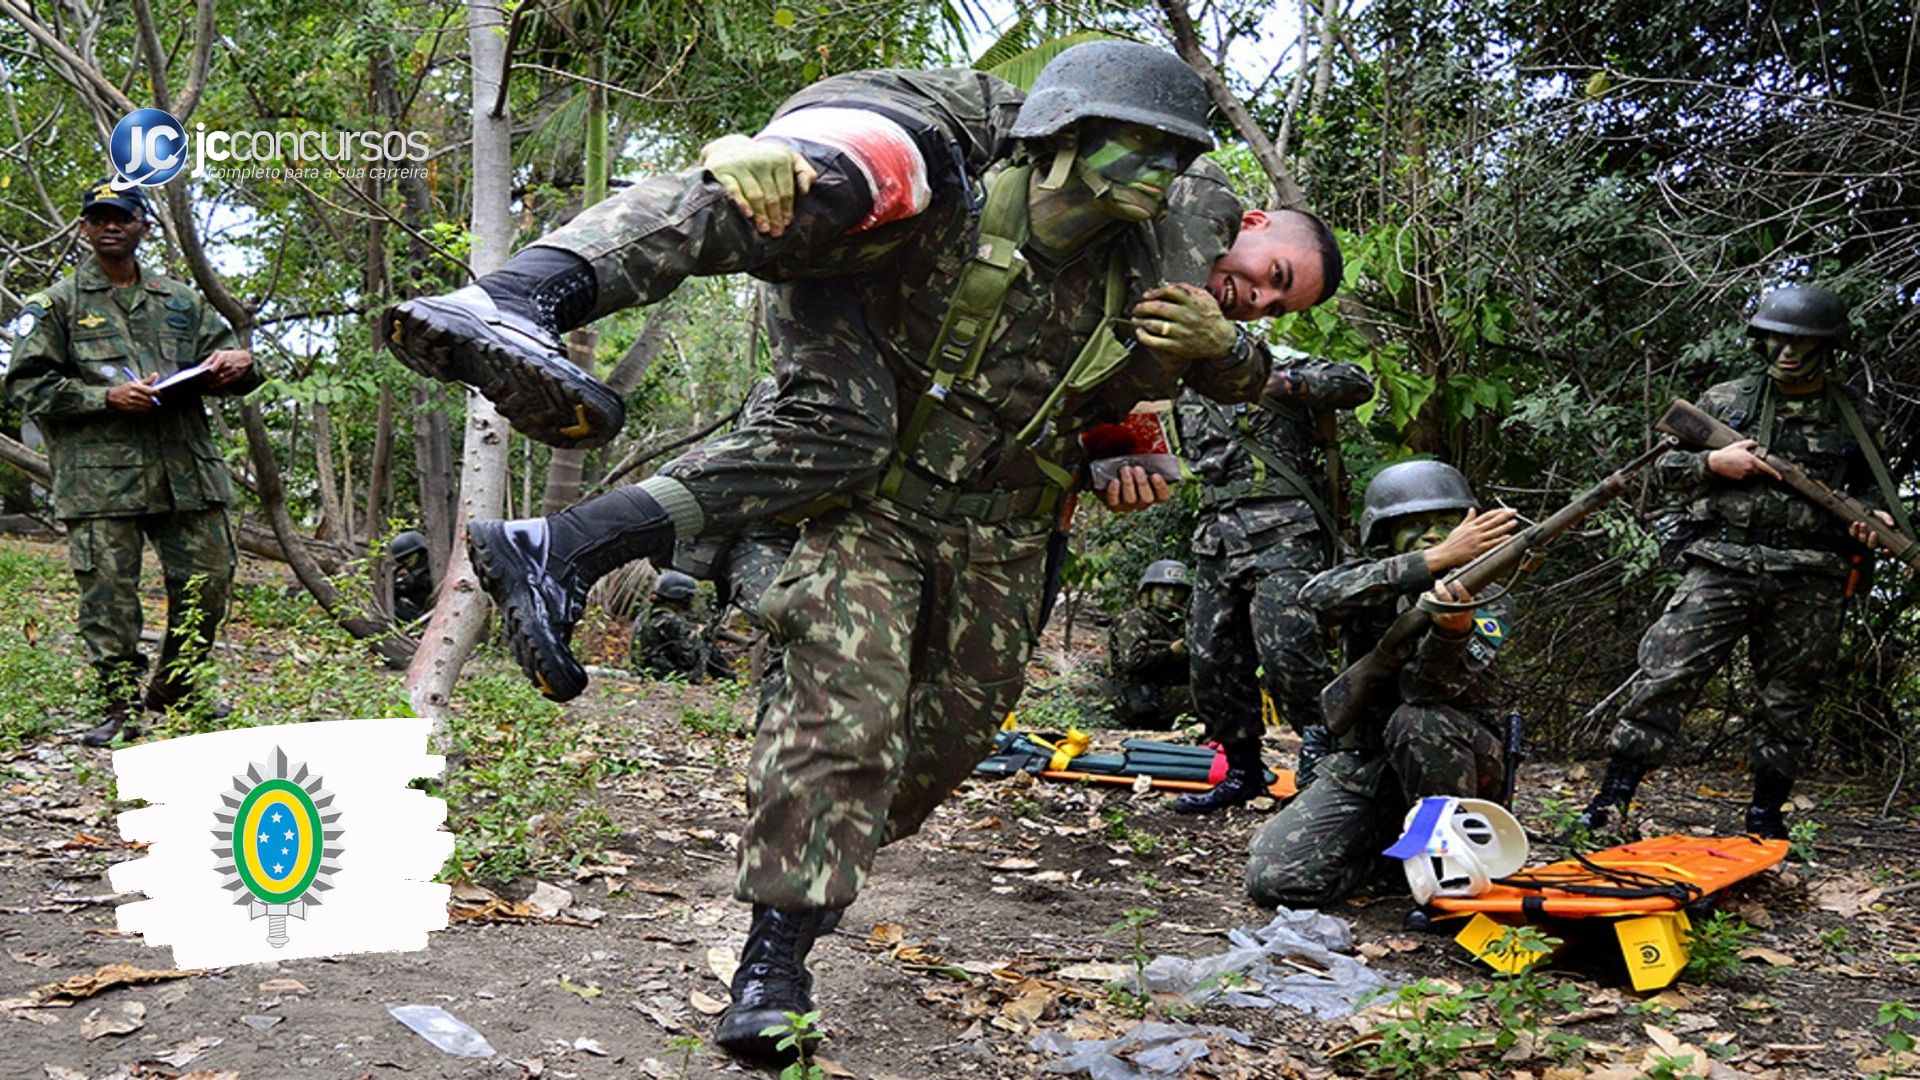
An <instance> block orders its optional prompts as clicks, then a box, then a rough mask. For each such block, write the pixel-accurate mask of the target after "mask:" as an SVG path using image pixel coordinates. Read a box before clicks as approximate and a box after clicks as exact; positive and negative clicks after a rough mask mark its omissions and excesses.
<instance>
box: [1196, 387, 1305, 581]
mask: <svg viewBox="0 0 1920 1080" xmlns="http://www.w3.org/2000/svg"><path fill="white" fill-rule="evenodd" d="M1201 404H1202V405H1203V406H1204V407H1205V408H1206V410H1207V412H1208V414H1209V415H1211V416H1212V417H1213V419H1214V422H1215V423H1217V424H1218V425H1219V426H1220V427H1222V428H1224V429H1225V430H1226V431H1227V432H1228V433H1229V434H1228V437H1229V438H1231V439H1232V440H1233V442H1234V444H1235V445H1237V446H1238V447H1239V448H1240V449H1241V450H1243V451H1245V452H1246V454H1247V456H1248V457H1250V458H1252V459H1253V478H1252V479H1251V480H1235V481H1233V482H1232V483H1228V484H1219V485H1214V484H1209V485H1207V486H1205V487H1203V488H1201V489H1200V506H1201V508H1202V509H1204V510H1206V511H1208V512H1212V511H1215V510H1218V509H1221V508H1230V507H1232V506H1235V505H1237V504H1238V503H1240V502H1243V501H1245V500H1247V499H1266V498H1296V499H1301V500H1303V501H1304V502H1305V503H1306V504H1307V506H1308V507H1309V508H1310V509H1311V510H1312V511H1313V516H1314V519H1315V520H1316V521H1318V522H1319V523H1320V530H1321V532H1322V533H1323V534H1324V535H1325V536H1326V537H1327V538H1329V543H1330V544H1337V543H1338V542H1339V539H1338V538H1339V536H1340V528H1339V526H1338V524H1336V522H1335V519H1334V516H1333V511H1331V510H1329V509H1328V508H1327V504H1326V502H1325V500H1323V499H1321V498H1320V495H1319V493H1318V492H1316V491H1314V490H1313V484H1312V483H1311V482H1309V481H1308V480H1307V478H1306V477H1304V476H1301V475H1300V474H1299V473H1298V472H1297V471H1295V470H1294V469H1292V468H1290V467H1289V466H1288V465H1287V463H1286V462H1284V461H1282V460H1281V459H1280V457H1279V455H1277V454H1275V453H1273V452H1272V451H1271V450H1268V449H1267V448H1266V447H1265V446H1262V445H1261V444H1260V441H1259V439H1258V438H1256V437H1255V436H1254V434H1253V432H1252V430H1250V429H1249V427H1248V425H1247V414H1246V413H1245V412H1240V413H1239V414H1238V415H1235V414H1234V413H1231V412H1229V411H1228V410H1227V409H1226V407H1224V406H1222V405H1220V404H1219V403H1218V402H1214V401H1202V402H1201ZM1259 407H1260V408H1262V409H1264V410H1266V411H1267V412H1269V413H1272V414H1273V415H1274V416H1278V417H1281V418H1282V419H1289V420H1291V419H1295V418H1294V417H1292V416H1289V415H1288V413H1287V410H1286V409H1285V408H1284V407H1283V406H1281V405H1280V404H1278V403H1276V402H1273V401H1270V400H1269V399H1267V398H1266V397H1265V396H1264V395H1262V396H1261V398H1260V399H1259Z"/></svg>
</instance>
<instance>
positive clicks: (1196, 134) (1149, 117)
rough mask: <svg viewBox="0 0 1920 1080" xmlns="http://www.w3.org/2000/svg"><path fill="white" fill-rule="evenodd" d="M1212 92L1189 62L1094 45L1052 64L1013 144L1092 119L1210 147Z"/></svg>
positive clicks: (1018, 121) (1125, 46)
mask: <svg viewBox="0 0 1920 1080" xmlns="http://www.w3.org/2000/svg"><path fill="white" fill-rule="evenodd" d="M1209 108H1210V106H1209V104H1208V101H1207V86H1206V84H1205V83H1203V82H1201V81H1200V76H1199V75H1197V74H1195V73H1194V70H1193V69H1192V68H1190V67H1188V66H1187V64H1186V61H1184V60H1182V59H1180V58H1179V57H1178V56H1175V55H1174V54H1172V53H1170V52H1168V51H1167V50H1165V49H1161V48H1157V47H1155V46H1152V45H1143V44H1141V43H1140V42H1137V41H1089V42H1086V43H1085V44H1081V45H1075V46H1074V47H1072V48H1071V49H1068V50H1066V51H1065V52H1062V53H1061V54H1060V55H1059V56H1056V57H1054V58H1053V60H1052V61H1051V62H1049V63H1048V64H1047V66H1046V67H1044V68H1042V69H1041V71H1040V76H1039V78H1037V79H1035V80H1034V81H1033V90H1032V91H1031V92H1030V93H1028V94H1027V100H1026V104H1024V105H1022V106H1021V107H1020V115H1019V116H1017V117H1015V118H1014V121H1013V136H1014V138H1016V139H1044V138H1046V137H1047V136H1049V135H1053V134H1055V133H1057V132H1060V131H1062V130H1065V129H1066V128H1068V127H1071V126H1072V125H1073V124H1074V123H1076V122H1078V121H1081V120H1088V119H1103V120H1119V121H1122V122H1124V123H1129V124H1142V125H1145V126H1146V127H1150V128H1153V129H1154V130H1156V131H1164V132H1166V133H1167V134H1169V135H1174V136H1177V137H1179V138H1182V139H1185V140H1187V141H1188V142H1190V143H1194V144H1196V146H1197V147H1198V148H1199V149H1200V150H1202V151H1205V150H1211V149H1213V135H1212V133H1210V132H1209V131H1208V130H1207V112H1208V109H1209Z"/></svg>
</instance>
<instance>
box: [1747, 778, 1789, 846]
mask: <svg viewBox="0 0 1920 1080" xmlns="http://www.w3.org/2000/svg"><path fill="white" fill-rule="evenodd" d="M1792 794H1793V780H1792V778H1791V777H1786V776H1781V775H1779V774H1778V773H1764V772H1763V773H1755V774H1754V775H1753V805H1751V806H1749V807H1747V835H1749V836H1757V837H1759V838H1760V839H1762V840H1785V839H1787V819H1786V818H1785V817H1783V816H1782V815H1781V813H1780V809H1781V807H1783V806H1785V805H1786V803H1787V799H1788V797H1790V796H1791V795H1792Z"/></svg>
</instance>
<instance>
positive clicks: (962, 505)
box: [872, 165, 1128, 524]
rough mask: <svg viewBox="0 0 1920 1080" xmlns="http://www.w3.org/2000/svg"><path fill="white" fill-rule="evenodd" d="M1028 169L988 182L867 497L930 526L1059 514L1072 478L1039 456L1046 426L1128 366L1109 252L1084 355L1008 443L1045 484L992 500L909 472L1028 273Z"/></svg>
mask: <svg viewBox="0 0 1920 1080" xmlns="http://www.w3.org/2000/svg"><path fill="white" fill-rule="evenodd" d="M1032 174H1033V166H1032V165H1018V166H1014V167H1012V168H1009V169H1006V170H1004V171H1002V172H1000V173H999V174H998V175H996V176H994V177H993V178H991V179H990V180H988V181H987V185H986V186H987V194H986V200H985V203H984V205H983V206H982V208H981V211H980V226H979V246H978V248H977V249H976V253H975V255H974V256H973V258H971V259H969V260H968V261H967V263H966V265H965V266H964V267H962V268H961V271H960V280H959V284H958V285H956V286H955V288H954V291H953V297H952V299H951V300H949V301H948V304H947V312H946V315H945V317H944V318H943V319H942V320H941V323H940V331H939V333H938V334H936V335H935V337H934V340H933V346H932V348H931V349H929V350H928V352H927V363H926V366H927V369H928V370H929V371H931V372H932V376H931V381H930V382H929V383H928V385H927V388H926V390H924V391H923V392H922V393H921V395H920V399H919V400H918V401H917V402H915V404H914V408H913V413H912V415H911V416H909V417H908V419H907V424H906V427H904V428H903V429H901V432H900V438H899V440H898V442H897V443H896V445H895V447H894V451H893V455H892V457H891V458H890V459H889V463H888V468H887V471H886V473H885V474H883V475H882V477H881V478H880V481H879V483H878V484H877V485H876V486H875V488H874V490H873V491H872V494H874V495H877V496H878V497H880V498H883V499H886V500H888V501H890V502H893V503H895V504H897V505H900V506H903V507H906V508H907V509H910V510H916V511H919V512H921V513H925V514H929V515H932V516H934V517H937V518H947V517H951V516H955V515H958V516H961V517H967V518H971V519H973V520H975V521H979V522H982V523H984V524H998V523H1000V522H1005V521H1010V520H1014V519H1016V518H1030V517H1042V516H1045V515H1048V514H1050V513H1052V512H1053V511H1054V510H1055V509H1057V508H1058V507H1059V506H1060V505H1061V502H1062V500H1063V499H1064V498H1065V496H1066V495H1067V493H1068V492H1069V491H1071V490H1072V489H1073V486H1074V483H1075V480H1076V478H1075V476H1074V474H1073V472H1072V471H1071V470H1069V469H1067V468H1066V467H1065V466H1063V465H1061V464H1060V463H1059V462H1056V461H1053V460H1051V459H1049V458H1047V457H1044V456H1042V455H1041V453H1040V452H1039V450H1038V448H1037V447H1038V444H1039V443H1040V442H1041V441H1042V440H1044V439H1045V438H1046V437H1047V436H1048V435H1049V434H1050V433H1051V432H1052V426H1053V418H1054V417H1055V416H1056V415H1057V414H1058V413H1059V411H1060V406H1061V401H1062V399H1063V398H1064V397H1065V396H1066V395H1067V394H1068V393H1084V392H1086V391H1088V390H1091V389H1092V388H1093V387H1095V386H1098V385H1099V384H1100V383H1102V382H1104V381H1105V380H1106V379H1107V378H1108V377H1109V376H1111V375H1112V374H1113V373H1114V372H1115V371H1117V370H1118V369H1119V368H1120V366H1121V364H1122V363H1123V362H1124V361H1125V360H1126V355H1127V351H1128V346H1127V344H1126V343H1124V342H1122V341H1121V340H1120V339H1119V338H1118V337H1117V336H1116V335H1115V334H1114V327H1115V323H1116V322H1117V321H1118V319H1119V318H1120V315H1121V311H1122V308H1123V306H1124V305H1125V303H1126V275H1125V264H1124V261H1123V259H1122V258H1121V255H1120V253H1119V252H1118V251H1117V250H1116V251H1115V252H1113V254H1112V255H1111V256H1110V257H1109V259H1108V262H1107V276H1106V299H1105V306H1104V308H1103V310H1102V315H1101V319H1100V323H1099V325H1098V326H1096V327H1095V328H1094V330H1093V333H1092V335H1091V336H1090V337H1089V338H1088V339H1087V342H1086V344H1085V345H1084V346H1082V348H1081V350H1080V354H1079V355H1078V356H1076V357H1075V358H1074V361H1073V364H1072V365H1071V366H1069V367H1068V368H1067V371H1066V373H1065V374H1064V375H1062V376H1061V378H1060V381H1059V382H1058V383H1056V384H1055V385H1054V387H1053V390H1052V391H1051V392H1049V393H1048V395H1047V398H1046V400H1045V401H1044V402H1042V403H1041V405H1040V408H1039V410H1038V411H1037V412H1036V413H1035V414H1034V416H1033V417H1032V418H1031V419H1030V420H1028V421H1027V424H1026V426H1025V427H1023V428H1022V429H1021V430H1020V432H1019V434H1018V435H1016V436H1015V437H1014V439H1015V442H1016V443H1018V444H1019V445H1021V446H1023V447H1024V448H1025V449H1026V450H1027V452H1028V453H1029V455H1030V456H1031V457H1032V459H1033V462H1034V465H1035V466H1036V467H1037V468H1038V469H1039V470H1040V472H1041V473H1042V474H1043V475H1045V476H1046V480H1045V481H1044V482H1042V483H1039V484H1033V485H1029V486H1027V487H1022V488H1010V489H1003V490H997V491H959V490H956V489H955V488H953V487H951V486H949V485H946V484H942V483H938V482H936V481H933V480H929V479H927V478H926V477H923V476H921V475H919V474H918V473H917V472H915V471H913V470H912V468H910V467H909V465H908V459H909V458H910V457H911V456H912V454H913V450H914V448H915V447H916V446H917V445H918V444H919V441H920V437H921V435H922V434H923V433H924V432H925V430H926V426H927V422H928V421H929V420H931V419H932V418H933V415H934V413H935V411H936V410H939V409H942V408H948V407H949V406H948V400H947V399H948V396H949V394H950V393H951V392H952V389H953V384H954V383H955V382H957V381H961V380H966V379H971V378H973V377H974V376H975V375H976V374H977V373H978V372H979V369H980V361H981V359H982V357H984V356H985V355H986V351H987V346H988V345H989V344H990V343H991V341H992V339H993V332H994V329H995V327H996V325H997V324H998V322H999V318H1000V309H1001V307H1002V306H1003V305H1004V303H1005V301H1006V298H1007V293H1008V292H1010V291H1011V290H1012V289H1013V285H1014V282H1015V281H1017V280H1019V278H1020V275H1021V274H1023V273H1025V272H1026V270H1027V260H1026V257H1025V256H1023V255H1021V254H1020V248H1021V245H1023V244H1025V243H1026V240H1027V191H1028V182H1029V179H1030V178H1031V176H1032Z"/></svg>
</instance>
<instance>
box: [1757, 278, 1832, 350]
mask: <svg viewBox="0 0 1920 1080" xmlns="http://www.w3.org/2000/svg"><path fill="white" fill-rule="evenodd" d="M1846 332H1847V302H1846V301H1845V300H1842V299H1840V294H1839V293H1836V292H1833V291H1832V290H1830V289H1822V288H1820V287H1819V286H1816V285H1784V286H1781V287H1780V288H1778V289H1775V290H1773V291H1772V292H1770V293H1768V294H1767V295H1765V296H1763V297H1761V298H1760V303H1759V304H1758V305H1756V306H1755V307H1754V309H1753V318H1751V319H1748V320H1747V336H1748V337H1765V336H1767V335H1768V334H1781V335H1784V336H1787V337H1815V338H1838V337H1841V336H1843V335H1845V334H1846Z"/></svg>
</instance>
